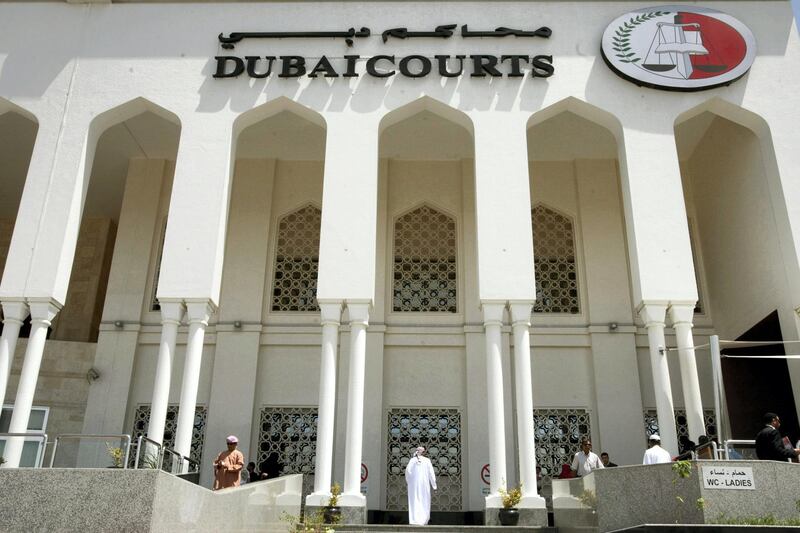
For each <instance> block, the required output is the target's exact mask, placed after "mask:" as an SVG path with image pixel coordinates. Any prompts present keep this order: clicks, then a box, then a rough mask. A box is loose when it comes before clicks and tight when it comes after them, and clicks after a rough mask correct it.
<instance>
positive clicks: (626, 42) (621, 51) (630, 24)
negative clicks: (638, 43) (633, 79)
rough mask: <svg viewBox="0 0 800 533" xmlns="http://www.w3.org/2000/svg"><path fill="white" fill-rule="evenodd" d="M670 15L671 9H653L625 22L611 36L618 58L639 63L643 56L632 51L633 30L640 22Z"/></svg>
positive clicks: (625, 61)
mask: <svg viewBox="0 0 800 533" xmlns="http://www.w3.org/2000/svg"><path fill="white" fill-rule="evenodd" d="M664 15H669V11H651V12H649V13H642V14H641V15H637V16H635V17H631V18H630V19H629V20H628V21H626V22H623V23H622V24H621V25H620V26H619V27H618V28H617V29H616V30H614V34H615V35H613V36H612V37H611V40H612V46H611V49H612V50H614V51H615V52H616V54H615V55H616V56H617V58H619V60H620V62H622V63H638V62H639V61H641V60H642V58H640V57H637V56H636V53H635V52H631V51H630V50H631V46H630V44H631V32H632V31H633V30H634V29H635V28H636V27H637V26H639V25H640V24H643V23H645V22H647V21H648V20H652V19H654V18H656V17H662V16H664Z"/></svg>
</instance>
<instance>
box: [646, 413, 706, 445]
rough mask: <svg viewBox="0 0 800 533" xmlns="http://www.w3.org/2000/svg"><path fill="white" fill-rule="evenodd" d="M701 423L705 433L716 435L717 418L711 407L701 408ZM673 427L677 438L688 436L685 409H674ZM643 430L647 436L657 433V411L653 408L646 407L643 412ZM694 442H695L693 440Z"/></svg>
mask: <svg viewBox="0 0 800 533" xmlns="http://www.w3.org/2000/svg"><path fill="white" fill-rule="evenodd" d="M703 423H704V424H705V427H706V435H708V436H709V437H711V438H712V439H713V438H716V437H717V419H716V416H715V415H714V410H713V409H703ZM675 428H676V429H677V430H678V438H679V439H680V438H681V437H684V436H685V437H688V436H689V422H688V421H687V420H686V410H685V409H675ZM644 432H645V433H646V434H647V436H648V437H649V436H650V435H652V434H653V433H658V432H659V431H658V412H657V411H656V410H655V409H646V410H645V412H644ZM695 444H697V443H696V442H695Z"/></svg>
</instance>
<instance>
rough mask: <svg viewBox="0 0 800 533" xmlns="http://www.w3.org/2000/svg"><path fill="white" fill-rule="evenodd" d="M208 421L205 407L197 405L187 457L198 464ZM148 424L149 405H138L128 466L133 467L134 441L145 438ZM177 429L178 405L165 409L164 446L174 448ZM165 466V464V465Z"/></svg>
mask: <svg viewBox="0 0 800 533" xmlns="http://www.w3.org/2000/svg"><path fill="white" fill-rule="evenodd" d="M207 420H208V408H207V407H206V406H205V405H198V406H197V407H195V410H194V427H193V428H192V447H191V451H190V452H189V457H191V458H192V459H193V460H195V461H197V462H198V463H199V462H200V461H201V460H202V456H203V444H204V441H205V438H206V421H207ZM149 424H150V404H140V405H137V406H136V411H134V413H133V431H132V432H131V433H132V435H131V439H132V445H131V453H130V458H129V462H130V465H129V466H131V467H132V466H133V463H134V461H135V459H136V439H137V438H138V437H140V436H145V437H146V436H147V426H148V425H149ZM177 429H178V405H175V404H173V405H170V406H168V407H167V420H166V422H165V423H164V440H163V441H162V442H163V443H164V446H165V447H167V448H172V449H174V448H175V433H176V431H177ZM220 451H221V450H220ZM165 464H166V463H165Z"/></svg>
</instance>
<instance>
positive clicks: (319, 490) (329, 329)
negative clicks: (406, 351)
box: [306, 302, 363, 506]
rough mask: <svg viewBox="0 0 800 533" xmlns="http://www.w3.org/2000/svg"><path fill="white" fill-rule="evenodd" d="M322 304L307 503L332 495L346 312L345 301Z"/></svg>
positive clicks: (318, 502)
mask: <svg viewBox="0 0 800 533" xmlns="http://www.w3.org/2000/svg"><path fill="white" fill-rule="evenodd" d="M319 307H320V312H321V323H322V355H321V357H320V370H319V411H318V414H317V457H316V462H315V464H314V492H313V494H309V495H308V496H307V497H306V505H313V506H324V505H327V503H328V498H330V496H331V491H330V488H331V469H332V468H333V428H334V420H335V416H336V358H337V349H338V346H339V320H340V319H341V315H342V304H341V302H337V303H320V304H319ZM362 395H363V394H362ZM359 473H360V468H359Z"/></svg>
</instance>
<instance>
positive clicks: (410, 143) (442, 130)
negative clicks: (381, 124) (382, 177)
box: [380, 110, 473, 161]
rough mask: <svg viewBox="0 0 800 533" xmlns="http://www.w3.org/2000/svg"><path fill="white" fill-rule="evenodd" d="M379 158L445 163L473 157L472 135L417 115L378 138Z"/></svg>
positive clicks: (427, 114)
mask: <svg viewBox="0 0 800 533" xmlns="http://www.w3.org/2000/svg"><path fill="white" fill-rule="evenodd" d="M380 156H381V157H385V158H391V159H408V160H426V161H428V160H433V161H449V160H459V159H467V158H471V157H473V141H472V135H471V134H470V133H469V132H468V131H467V130H465V129H464V128H462V127H461V126H458V125H456V124H454V123H453V122H450V121H449V120H446V119H444V118H442V117H440V116H439V115H437V114H435V113H432V112H430V111H427V110H426V111H421V112H419V113H417V114H416V115H413V116H411V117H409V118H407V119H405V120H403V121H401V122H398V123H397V124H394V125H392V126H389V127H388V128H386V129H385V130H384V131H383V133H382V134H381V140H380Z"/></svg>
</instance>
